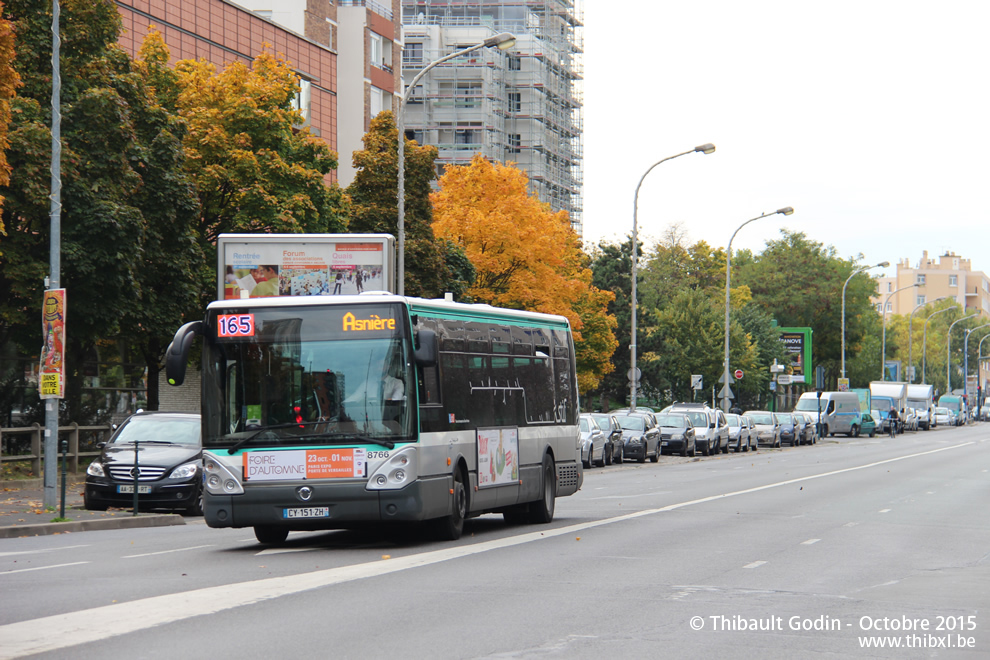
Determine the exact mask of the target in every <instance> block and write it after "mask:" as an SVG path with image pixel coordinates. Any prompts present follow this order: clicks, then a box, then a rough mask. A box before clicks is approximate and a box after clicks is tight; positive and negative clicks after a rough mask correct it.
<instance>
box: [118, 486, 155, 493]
mask: <svg viewBox="0 0 990 660" xmlns="http://www.w3.org/2000/svg"><path fill="white" fill-rule="evenodd" d="M117 492H118V493H133V492H134V486H117ZM150 492H151V486H138V495H147V494H148V493H150Z"/></svg>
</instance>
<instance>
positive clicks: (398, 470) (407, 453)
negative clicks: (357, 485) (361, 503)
mask: <svg viewBox="0 0 990 660" xmlns="http://www.w3.org/2000/svg"><path fill="white" fill-rule="evenodd" d="M418 476H419V471H418V469H417V464H416V447H415V446H413V445H409V446H406V447H403V448H402V449H400V450H398V451H397V452H394V453H393V454H392V455H391V456H389V457H388V458H387V459H386V460H385V462H383V463H382V464H381V465H379V466H378V469H377V470H375V472H374V474H372V475H371V478H370V479H368V486H367V488H368V490H391V489H395V488H402V487H404V486H406V485H408V484H409V482H411V481H415V480H416V479H417V478H418Z"/></svg>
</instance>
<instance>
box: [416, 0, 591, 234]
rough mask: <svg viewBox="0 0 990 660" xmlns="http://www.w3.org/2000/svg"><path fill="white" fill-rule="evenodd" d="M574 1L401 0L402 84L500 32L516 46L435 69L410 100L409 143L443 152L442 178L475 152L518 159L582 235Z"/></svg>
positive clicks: (541, 193) (533, 184)
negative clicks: (445, 171) (430, 66)
mask: <svg viewBox="0 0 990 660" xmlns="http://www.w3.org/2000/svg"><path fill="white" fill-rule="evenodd" d="M577 5H578V2H575V0H402V10H403V16H402V24H403V27H402V37H403V44H404V48H403V55H402V78H403V80H404V81H405V83H406V84H408V83H409V81H411V80H412V79H413V78H414V77H415V76H416V75H417V74H418V73H419V72H420V71H421V70H422V69H423V67H426V66H428V65H429V64H430V63H431V62H434V61H436V60H437V59H439V58H441V57H443V56H445V55H448V54H450V53H453V52H455V51H457V50H461V49H463V48H467V47H470V46H473V45H475V44H477V43H479V42H481V41H484V40H485V39H487V38H489V37H491V36H494V35H495V34H498V33H500V32H511V33H512V34H513V35H515V37H516V43H515V45H513V46H512V47H510V48H509V49H507V50H505V51H502V50H498V49H496V48H484V49H481V50H477V51H474V52H472V53H470V54H468V55H467V56H464V57H461V58H456V59H453V60H450V61H449V62H445V63H444V64H440V65H437V66H436V67H435V68H433V69H431V70H430V71H429V72H428V73H427V74H426V76H424V78H423V80H422V81H420V83H419V84H417V87H416V89H414V90H412V91H411V93H410V95H409V101H408V102H407V104H406V108H405V114H404V123H405V129H406V135H407V137H410V138H412V139H415V140H416V141H417V142H419V143H420V144H431V145H435V146H436V147H437V148H438V149H439V158H438V160H437V167H438V174H442V173H443V169H444V168H445V167H447V166H448V165H467V164H469V163H470V162H471V159H472V157H473V156H474V155H475V154H476V153H481V154H482V155H483V156H485V157H486V158H488V159H490V160H493V161H499V162H503V163H504V162H514V163H517V164H518V166H519V168H520V169H522V170H524V171H525V172H526V174H527V176H528V177H529V181H530V191H531V192H532V193H533V194H535V195H536V196H537V197H539V199H540V200H541V201H543V202H546V203H548V204H549V205H550V206H551V208H552V209H553V210H554V211H560V210H565V211H567V212H568V214H569V215H570V219H571V224H572V226H573V227H574V229H575V230H576V231H577V232H578V234H581V229H582V221H581V207H582V203H581V181H582V173H581V159H582V149H581V131H582V125H581V97H580V89H579V85H578V81H579V80H580V78H581V52H582V48H581V27H582V22H581V15H580V8H579V7H578V6H577Z"/></svg>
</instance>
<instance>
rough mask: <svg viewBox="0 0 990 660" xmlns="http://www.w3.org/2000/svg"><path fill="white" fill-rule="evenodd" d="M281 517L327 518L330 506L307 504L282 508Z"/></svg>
mask: <svg viewBox="0 0 990 660" xmlns="http://www.w3.org/2000/svg"><path fill="white" fill-rule="evenodd" d="M282 517H283V518H329V517H330V507H328V506H307V507H299V508H294V509H282Z"/></svg>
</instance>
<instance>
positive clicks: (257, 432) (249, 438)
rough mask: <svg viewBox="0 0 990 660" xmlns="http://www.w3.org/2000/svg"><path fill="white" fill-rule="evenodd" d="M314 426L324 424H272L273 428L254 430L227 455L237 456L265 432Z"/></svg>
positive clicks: (236, 443) (264, 427)
mask: <svg viewBox="0 0 990 660" xmlns="http://www.w3.org/2000/svg"><path fill="white" fill-rule="evenodd" d="M313 424H322V422H286V423H285V424H272V425H271V426H262V427H261V428H257V429H253V430H254V433H252V434H250V435H246V436H244V437H243V438H241V439H240V440H238V441H237V442H235V443H234V446H232V447H231V448H230V449H228V450H227V453H228V454H236V453H237V450H238V449H240V448H241V447H243V446H244V445H246V444H247V443H249V442H251V441H252V440H254V439H255V438H257V437H258V436H259V435H261V434H262V433H264V432H265V431H271V430H272V429H288V428H292V427H293V426H311V425H313Z"/></svg>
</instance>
